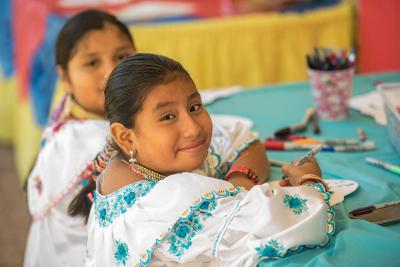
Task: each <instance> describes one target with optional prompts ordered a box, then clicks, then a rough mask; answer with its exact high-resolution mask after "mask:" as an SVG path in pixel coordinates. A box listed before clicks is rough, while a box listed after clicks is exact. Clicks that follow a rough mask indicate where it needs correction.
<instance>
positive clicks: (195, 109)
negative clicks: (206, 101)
mask: <svg viewBox="0 0 400 267" xmlns="http://www.w3.org/2000/svg"><path fill="white" fill-rule="evenodd" d="M200 108H201V104H196V105H193V106H191V107H190V112H196V111H198V110H199V109H200Z"/></svg>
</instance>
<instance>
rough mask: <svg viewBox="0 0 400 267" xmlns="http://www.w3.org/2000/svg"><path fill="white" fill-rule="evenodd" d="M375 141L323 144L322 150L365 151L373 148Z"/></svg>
mask: <svg viewBox="0 0 400 267" xmlns="http://www.w3.org/2000/svg"><path fill="white" fill-rule="evenodd" d="M375 148H376V147H375V143H374V142H372V141H368V142H365V143H362V144H359V145H341V146H323V147H322V151H330V152H365V151H371V150H375Z"/></svg>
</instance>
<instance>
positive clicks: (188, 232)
mask: <svg viewBox="0 0 400 267" xmlns="http://www.w3.org/2000/svg"><path fill="white" fill-rule="evenodd" d="M240 190H241V189H240V188H233V189H230V190H222V191H219V192H214V193H210V194H207V195H205V196H204V197H202V198H201V200H199V201H198V202H197V203H195V205H194V206H193V207H191V209H190V210H187V211H186V212H187V214H186V215H185V216H184V217H181V218H180V219H179V221H178V222H177V223H176V224H175V225H174V227H173V228H172V230H171V234H170V237H169V240H168V243H169V245H170V247H169V252H170V253H171V254H173V255H175V256H177V257H180V256H182V255H183V254H184V252H185V250H187V249H189V248H190V246H191V245H192V238H193V237H194V236H195V235H196V234H197V233H198V232H200V231H201V230H202V229H203V224H202V223H203V222H204V221H205V220H206V219H207V218H209V217H211V216H212V211H213V210H215V209H216V207H217V202H216V200H217V199H218V198H220V197H226V196H234V195H236V194H237V193H239V192H240Z"/></svg>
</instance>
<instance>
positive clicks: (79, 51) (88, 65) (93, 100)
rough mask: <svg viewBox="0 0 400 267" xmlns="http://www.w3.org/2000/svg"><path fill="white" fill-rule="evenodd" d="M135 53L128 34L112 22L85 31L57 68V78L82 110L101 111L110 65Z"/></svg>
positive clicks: (112, 66)
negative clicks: (65, 64)
mask: <svg viewBox="0 0 400 267" xmlns="http://www.w3.org/2000/svg"><path fill="white" fill-rule="evenodd" d="M133 54H135V49H134V48H133V47H132V44H131V43H130V41H129V39H128V37H127V36H126V35H125V34H123V33H122V32H121V30H119V29H118V28H117V27H116V26H114V25H112V24H108V23H106V24H105V25H104V27H103V28H102V29H99V30H93V31H90V32H88V33H86V34H85V35H84V36H83V37H82V38H81V40H79V42H78V44H77V45H76V47H75V52H74V54H73V55H72V57H71V59H70V61H69V62H68V69H67V72H64V71H62V70H59V72H60V74H61V75H60V76H61V81H62V82H63V84H64V86H65V87H66V88H65V89H66V90H67V92H69V93H71V94H72V95H73V97H74V99H75V100H76V102H78V104H79V105H81V106H82V107H83V108H84V109H85V110H87V111H89V112H92V113H95V114H97V115H101V116H103V115H104V87H105V83H106V81H107V79H108V76H109V75H110V73H111V71H112V70H113V69H114V67H115V66H116V65H117V64H118V63H120V62H121V61H122V60H123V59H124V58H126V57H128V56H130V55H133Z"/></svg>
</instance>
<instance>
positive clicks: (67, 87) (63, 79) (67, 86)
mask: <svg viewBox="0 0 400 267" xmlns="http://www.w3.org/2000/svg"><path fill="white" fill-rule="evenodd" d="M56 70H57V74H58V77H59V78H60V83H61V85H62V87H63V89H64V91H65V92H67V93H72V84H71V81H70V79H69V76H68V73H67V71H66V70H65V69H63V68H62V67H61V66H60V65H57V66H56Z"/></svg>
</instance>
